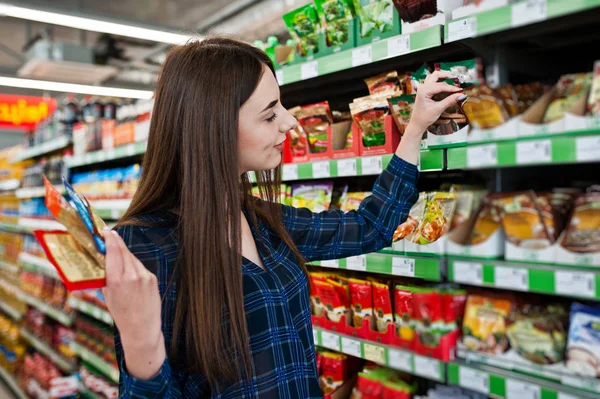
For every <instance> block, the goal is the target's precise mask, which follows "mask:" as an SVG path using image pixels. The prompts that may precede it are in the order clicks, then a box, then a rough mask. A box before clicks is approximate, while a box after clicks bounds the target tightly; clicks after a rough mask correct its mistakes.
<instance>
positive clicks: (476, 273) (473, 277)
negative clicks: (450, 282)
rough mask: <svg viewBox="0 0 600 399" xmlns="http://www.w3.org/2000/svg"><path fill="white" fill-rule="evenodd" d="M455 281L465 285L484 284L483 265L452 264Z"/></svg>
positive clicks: (469, 263) (459, 262)
mask: <svg viewBox="0 0 600 399" xmlns="http://www.w3.org/2000/svg"><path fill="white" fill-rule="evenodd" d="M452 266H453V271H454V281H455V282H457V283H464V284H474V285H481V284H483V265H482V264H481V263H475V262H461V261H454V262H452Z"/></svg>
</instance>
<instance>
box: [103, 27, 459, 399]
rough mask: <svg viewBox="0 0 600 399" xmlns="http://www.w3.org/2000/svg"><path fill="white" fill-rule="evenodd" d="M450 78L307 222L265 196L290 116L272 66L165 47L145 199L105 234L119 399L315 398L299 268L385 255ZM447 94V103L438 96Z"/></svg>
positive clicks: (410, 197) (252, 58) (222, 46)
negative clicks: (369, 179) (384, 159)
mask: <svg viewBox="0 0 600 399" xmlns="http://www.w3.org/2000/svg"><path fill="white" fill-rule="evenodd" d="M450 76H451V75H449V74H447V73H442V72H436V73H434V74H433V75H431V76H430V77H429V78H427V81H426V83H425V84H423V85H422V86H421V87H420V89H419V95H418V96H417V99H416V102H415V109H414V116H413V119H412V120H411V122H410V124H409V125H408V128H407V130H406V133H405V135H404V137H403V139H402V143H401V144H400V146H399V147H398V150H397V151H396V155H395V156H394V158H393V159H392V161H391V163H390V165H389V166H388V167H387V169H386V170H385V171H384V172H383V173H382V174H381V176H379V178H378V179H377V181H376V183H375V186H374V188H373V195H372V196H371V197H369V198H367V199H365V200H364V201H363V203H362V204H361V206H360V209H359V210H358V211H356V212H349V213H346V214H342V213H341V212H339V211H329V212H323V213H319V214H313V213H311V212H310V211H308V210H307V209H295V208H291V207H287V206H282V205H278V204H276V203H275V201H274V199H275V198H276V197H277V196H276V195H275V191H277V192H278V190H279V185H278V183H277V177H278V171H277V167H278V166H279V164H280V163H281V151H282V148H283V141H284V139H285V134H286V132H288V131H289V130H290V129H292V128H293V127H294V126H295V125H296V120H295V119H294V118H293V117H292V116H291V115H290V114H289V113H288V112H287V111H286V109H285V108H284V107H283V105H282V104H281V102H280V99H279V87H278V85H277V81H276V79H275V75H274V71H273V66H272V64H271V62H270V61H269V58H268V57H267V56H266V55H265V54H264V53H263V52H262V51H260V50H258V49H256V48H254V47H252V46H250V45H247V44H244V43H241V42H237V41H234V40H231V39H224V38H213V39H207V40H204V41H202V42H191V43H188V44H187V45H185V46H181V47H176V48H174V49H173V50H172V51H171V52H170V53H169V56H168V57H167V59H166V61H165V63H164V65H163V69H162V74H161V77H160V80H159V83H158V88H157V91H156V102H155V106H154V111H153V113H152V121H151V128H150V137H149V140H148V149H147V152H146V155H145V158H144V165H143V166H144V167H143V175H142V179H141V181H140V184H139V188H138V190H137V192H136V195H135V197H134V199H133V201H132V204H131V207H130V208H129V210H128V212H127V214H126V215H125V216H124V217H123V219H122V221H121V223H120V225H119V226H118V228H117V230H116V231H117V232H118V234H117V233H116V232H107V233H106V242H107V248H108V249H107V256H106V283H107V286H106V288H105V295H106V302H107V305H108V308H109V310H110V312H111V314H112V315H113V317H114V321H115V325H116V327H117V329H118V333H117V334H116V335H115V348H116V352H117V359H118V363H119V368H120V371H121V378H120V387H119V389H120V396H121V397H123V398H180V397H181V398H199V397H214V398H318V397H322V393H321V391H320V389H319V384H318V379H317V371H316V365H315V349H314V343H313V335H312V326H311V318H310V309H309V290H308V279H307V276H306V270H305V267H304V263H305V262H308V261H314V260H319V259H335V258H344V257H348V256H353V255H359V254H362V253H367V252H373V251H377V250H379V249H381V248H383V247H385V246H388V245H390V242H391V240H392V234H393V232H394V230H395V228H396V226H398V225H399V224H400V223H401V222H403V221H404V220H405V219H406V217H407V214H408V211H409V209H410V207H411V206H412V204H413V203H414V201H415V200H416V198H417V189H416V188H415V184H416V180H417V175H418V172H417V167H416V166H415V165H416V163H417V161H418V154H419V145H420V140H421V136H422V134H423V132H424V131H425V129H426V128H427V126H429V125H430V124H431V123H433V122H434V121H435V120H437V118H438V117H439V115H440V114H441V112H442V111H443V110H444V109H445V108H447V107H448V106H449V105H451V104H452V103H454V102H456V101H457V99H458V98H459V97H460V96H461V93H460V92H459V89H456V88H454V87H451V86H450V85H447V84H444V83H437V81H438V79H440V78H448V77H450ZM442 91H444V92H450V93H451V94H450V96H449V97H447V98H446V99H445V100H444V101H441V102H435V101H433V100H432V96H433V95H434V94H436V93H439V92H442ZM274 169H275V172H274V173H272V172H273V170H274ZM248 171H263V172H262V173H260V176H259V178H258V180H259V186H260V187H261V189H262V193H263V197H264V198H266V199H267V200H265V201H260V200H258V199H255V198H254V197H252V196H251V195H250V188H251V185H250V183H249V181H248V177H247V174H246V172H248ZM119 236H120V237H122V239H121V238H120V237H119Z"/></svg>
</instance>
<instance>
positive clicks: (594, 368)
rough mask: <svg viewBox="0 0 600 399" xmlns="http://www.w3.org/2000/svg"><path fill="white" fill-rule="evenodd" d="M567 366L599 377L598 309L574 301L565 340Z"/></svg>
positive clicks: (589, 375) (599, 315)
mask: <svg viewBox="0 0 600 399" xmlns="http://www.w3.org/2000/svg"><path fill="white" fill-rule="evenodd" d="M567 368H569V369H570V370H571V371H573V372H574V373H576V374H579V375H582V376H586V377H592V378H600V309H599V308H598V307H592V306H588V305H583V304H581V303H577V302H574V303H573V304H572V305H571V322H570V325H569V338H568V341H567Z"/></svg>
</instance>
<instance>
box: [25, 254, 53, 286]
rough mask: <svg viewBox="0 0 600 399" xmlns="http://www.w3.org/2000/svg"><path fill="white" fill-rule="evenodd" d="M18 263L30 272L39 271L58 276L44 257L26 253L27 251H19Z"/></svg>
mask: <svg viewBox="0 0 600 399" xmlns="http://www.w3.org/2000/svg"><path fill="white" fill-rule="evenodd" d="M19 263H20V264H21V266H22V267H23V269H25V270H27V271H30V272H32V273H40V274H43V275H45V276H48V277H52V278H55V279H58V278H59V276H58V273H57V271H56V269H55V268H54V266H53V265H52V263H50V262H49V261H48V260H46V259H43V258H40V257H37V256H35V255H31V254H28V253H27V252H21V253H20V254H19Z"/></svg>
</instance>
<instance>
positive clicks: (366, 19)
mask: <svg viewBox="0 0 600 399" xmlns="http://www.w3.org/2000/svg"><path fill="white" fill-rule="evenodd" d="M353 2H354V10H355V12H356V15H357V16H358V19H359V21H360V36H361V37H368V36H371V34H372V33H373V31H375V30H379V31H381V32H387V31H389V30H391V29H392V26H393V25H394V12H395V10H394V5H393V4H392V0H353Z"/></svg>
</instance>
